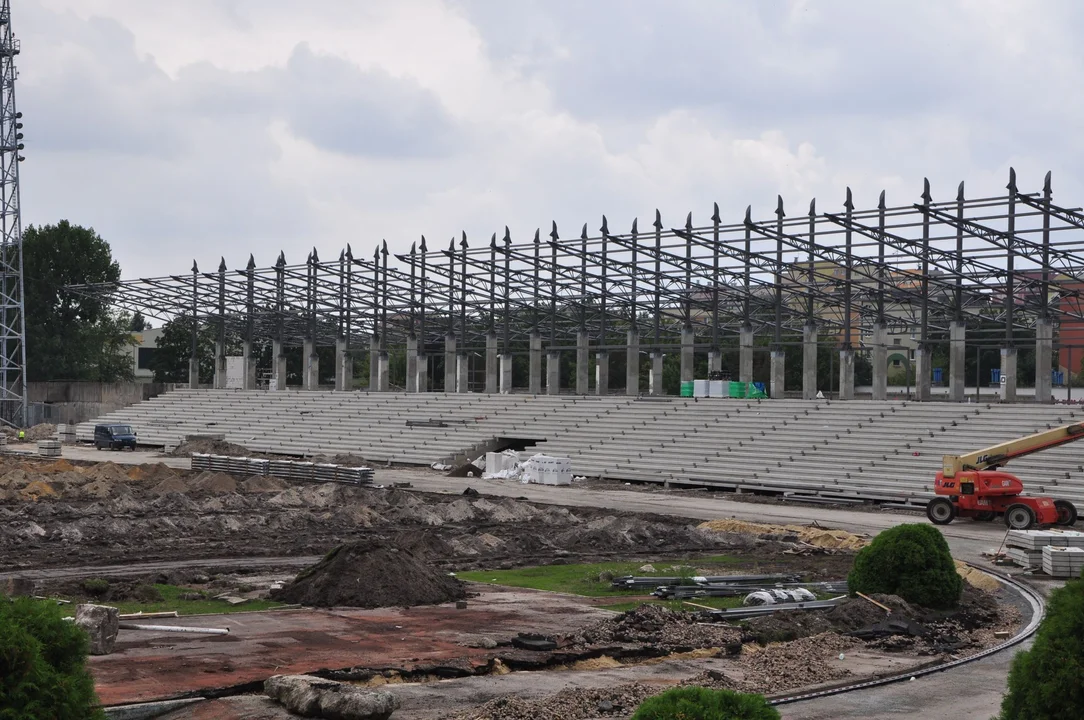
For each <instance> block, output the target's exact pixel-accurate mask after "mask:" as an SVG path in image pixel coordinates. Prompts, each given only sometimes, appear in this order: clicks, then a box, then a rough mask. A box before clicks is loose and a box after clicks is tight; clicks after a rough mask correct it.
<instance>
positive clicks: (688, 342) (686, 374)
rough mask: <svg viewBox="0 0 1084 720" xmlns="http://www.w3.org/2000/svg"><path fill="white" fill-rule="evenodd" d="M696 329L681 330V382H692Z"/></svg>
mask: <svg viewBox="0 0 1084 720" xmlns="http://www.w3.org/2000/svg"><path fill="white" fill-rule="evenodd" d="M695 363H696V331H695V330H693V329H692V328H688V327H687V328H682V330H681V382H692V380H693V377H694V375H695V374H696V364H695Z"/></svg>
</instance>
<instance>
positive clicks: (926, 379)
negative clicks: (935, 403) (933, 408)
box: [915, 345, 930, 402]
mask: <svg viewBox="0 0 1084 720" xmlns="http://www.w3.org/2000/svg"><path fill="white" fill-rule="evenodd" d="M915 398H916V399H917V400H918V401H919V402H929V401H930V349H929V348H928V347H926V346H924V345H919V347H918V349H917V350H915Z"/></svg>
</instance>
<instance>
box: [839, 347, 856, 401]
mask: <svg viewBox="0 0 1084 720" xmlns="http://www.w3.org/2000/svg"><path fill="white" fill-rule="evenodd" d="M839 399H840V400H854V350H840V351H839Z"/></svg>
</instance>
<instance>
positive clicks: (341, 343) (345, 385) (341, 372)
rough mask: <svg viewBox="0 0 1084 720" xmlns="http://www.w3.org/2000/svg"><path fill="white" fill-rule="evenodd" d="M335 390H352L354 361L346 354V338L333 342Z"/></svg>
mask: <svg viewBox="0 0 1084 720" xmlns="http://www.w3.org/2000/svg"><path fill="white" fill-rule="evenodd" d="M335 389H336V390H338V391H339V392H349V391H351V390H353V389H354V359H353V358H352V357H350V354H349V353H347V352H346V338H337V339H336V340H335Z"/></svg>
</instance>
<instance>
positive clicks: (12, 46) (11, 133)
mask: <svg viewBox="0 0 1084 720" xmlns="http://www.w3.org/2000/svg"><path fill="white" fill-rule="evenodd" d="M18 54H19V41H18V40H16V39H15V37H14V35H13V34H12V31H11V2H10V0H2V4H0V421H2V422H4V423H7V424H9V425H17V426H20V427H22V426H25V425H26V335H25V325H24V313H23V234H22V231H23V228H22V217H21V213H20V210H19V162H20V161H21V160H22V157H20V155H19V151H20V150H22V148H23V145H22V142H21V140H22V137H23V136H22V133H21V132H19V131H20V130H21V128H22V123H20V122H19V119H20V118H21V117H22V114H21V113H19V112H18V111H17V110H16V108H15V80H16V79H17V78H18V72H17V70H16V69H15V56H16V55H18Z"/></svg>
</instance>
